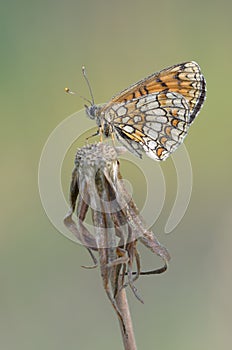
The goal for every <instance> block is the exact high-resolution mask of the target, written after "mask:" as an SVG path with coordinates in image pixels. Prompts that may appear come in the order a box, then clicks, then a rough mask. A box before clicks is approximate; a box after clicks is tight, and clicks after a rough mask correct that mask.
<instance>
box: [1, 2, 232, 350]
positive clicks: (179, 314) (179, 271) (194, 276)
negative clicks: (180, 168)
mask: <svg viewBox="0 0 232 350" xmlns="http://www.w3.org/2000/svg"><path fill="white" fill-rule="evenodd" d="M231 11H232V3H231V2H230V1H227V0H221V1H213V0H212V1H199V0H197V1H194V2H193V1H189V0H185V1H183V0H179V1H178V0H177V1H171V0H168V1H162V2H161V1H152V0H150V1H149V0H144V1H138V0H134V1H122V0H119V1H109V0H108V1H107V0H97V1H90V0H80V1H78V0H76V1H74V0H68V1H55V0H49V1H43V0H41V1H28V0H21V1H12V0H9V1H5V2H1V10H0V15H1V20H0V23H1V30H0V36H1V79H0V84H1V138H0V140H1V185H0V186H1V236H0V239H1V241H0V280H1V288H0V332H1V335H0V348H1V349H4V350H13V349H16V348H17V349H18V350H21V349H22V350H29V349H30V350H31V349H34V350H39V349H44V350H48V349H49V350H52V349H56V350H61V349H62V350H63V349H69V350H74V349H112V350H114V349H121V348H122V345H121V339H120V334H119V327H118V324H117V320H116V317H115V315H114V313H113V311H112V309H111V306H110V304H109V302H108V300H107V298H106V296H105V294H104V291H103V288H102V285H101V279H100V276H99V271H96V270H95V271H86V270H83V269H82V268H81V267H80V265H81V264H88V263H89V257H88V255H87V253H86V252H85V250H84V249H83V248H82V247H81V246H79V245H77V244H75V243H73V242H71V241H70V240H68V239H66V238H64V237H63V236H62V235H61V234H59V233H58V232H57V231H56V229H55V228H54V227H53V226H52V224H51V223H50V221H49V220H48V218H47V216H46V214H45V212H44V210H43V207H42V205H41V202H40V198H39V192H38V187H37V173H38V162H39V158H40V154H41V151H42V148H43V145H44V143H45V142H46V140H47V138H48V136H49V134H50V133H51V132H52V130H53V129H54V128H55V127H56V126H57V124H58V123H60V122H61V121H62V120H64V119H65V118H66V117H67V116H69V115H70V114H72V113H74V112H75V111H77V110H79V109H81V108H82V107H83V101H82V100H81V99H79V98H78V97H73V98H71V97H70V96H67V95H65V93H64V92H63V88H64V87H65V86H67V85H68V86H70V87H72V88H73V89H77V90H79V91H80V93H81V94H82V95H85V96H88V91H87V87H86V84H85V83H84V81H83V78H82V75H81V66H82V65H83V64H85V65H86V67H87V69H88V75H89V77H90V80H91V83H92V87H93V90H94V96H95V100H96V101H97V102H98V103H100V102H103V101H107V100H108V99H109V98H110V97H111V96H112V95H113V94H115V93H116V92H118V91H120V90H121V89H124V88H125V87H127V86H128V85H129V84H131V83H133V82H135V81H137V80H139V79H141V78H143V77H144V76H146V75H148V74H150V73H152V72H154V71H157V70H160V69H161V68H164V67H166V66H169V65H172V64H175V63H178V62H182V61H185V60H196V61H197V62H198V63H199V64H200V65H201V68H202V71H203V73H204V75H205V77H206V80H207V87H208V96H207V100H206V103H205V106H204V108H203V110H202V112H201V113H200V115H199V117H198V118H197V121H196V122H195V123H194V125H193V126H192V128H191V132H190V135H189V136H188V137H187V139H186V142H185V144H186V146H187V148H188V151H189V154H190V157H191V162H192V167H193V175H194V183H193V193H192V197H191V202H190V205H189V207H188V210H187V213H186V215H185V216H184V218H183V220H182V222H181V223H180V224H179V225H178V227H177V228H176V229H175V230H174V232H172V234H171V235H165V234H164V226H165V223H166V220H167V217H168V215H169V213H170V209H171V207H172V204H173V201H174V198H175V191H176V187H175V186H176V179H175V176H176V175H175V170H174V167H173V165H172V161H171V160H168V161H167V162H165V163H164V164H163V165H162V167H163V171H164V174H165V179H166V184H167V196H166V202H165V206H164V209H163V211H162V214H161V216H160V218H159V220H158V221H157V223H156V225H155V227H153V230H154V232H155V233H156V234H157V235H158V238H159V240H160V241H161V242H162V243H164V244H165V245H166V246H167V248H168V249H169V251H170V253H171V256H172V261H171V265H170V269H169V271H168V272H167V273H166V274H164V275H162V276H154V277H141V278H140V280H139V281H138V283H137V287H138V289H139V291H140V294H141V295H142V296H143V299H144V300H145V305H142V304H140V303H139V302H138V301H137V300H135V298H134V296H133V295H131V292H130V291H129V292H128V294H129V302H130V306H131V311H132V316H133V321H134V328H135V332H136V339H137V344H138V349H165V350H168V349H172V350H174V349H176V350H180V349H188V350H195V349H211V350H217V349H219V348H220V349H228V347H230V346H231V342H232V332H231V326H232V316H231V315H232V302H231V295H232V278H231V277H232V276H231V264H232V258H231V250H232V235H231V225H232V215H231V209H232V208H231V177H232V176H231V175H232V174H231V173H232V166H231V142H230V137H231V127H232V118H231V115H230V114H231V112H230V110H231V109H230V101H231V95H230V93H231V61H232V46H231V44H232V41H231V30H232V24H231V23H232V22H231ZM80 123H85V120H84V119H83V120H80ZM93 126H94V124H93ZM78 146H82V144H79V145H78ZM74 154H75V152H74V151H73V152H72V153H71V154H70V156H69V157H67V159H66V161H65V165H64V172H63V174H62V176H63V180H62V181H63V186H64V191H66V192H67V194H68V184H69V179H70V175H71V170H72V167H73V158H74ZM153 164H154V162H153V161H152V160H151V167H152V166H153ZM126 166H127V165H126V164H123V165H122V173H123V175H124V176H125V177H127V176H128V178H130V176H131V177H132V175H133V171H131V170H130V169H128V170H127V168H126ZM130 180H131V181H132V182H133V181H134V185H135V188H134V193H135V199H136V201H137V202H138V205H139V206H142V204H143V203H142V201H143V200H144V195H143V189H142V187H141V182H140V175H139V174H138V177H137V178H136V177H135V178H133V179H130ZM154 181H155V179H154ZM136 184H137V187H136ZM140 191H141V192H140ZM141 253H142V255H143V264H144V265H145V266H146V267H148V268H150V267H153V266H154V264H156V263H157V265H158V264H159V261H158V260H157V259H155V257H154V256H153V255H152V254H150V253H149V252H147V251H146V250H144V249H142V248H141Z"/></svg>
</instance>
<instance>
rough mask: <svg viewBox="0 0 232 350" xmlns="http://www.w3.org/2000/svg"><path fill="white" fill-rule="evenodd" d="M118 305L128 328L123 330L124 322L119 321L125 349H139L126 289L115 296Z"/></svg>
mask: <svg viewBox="0 0 232 350" xmlns="http://www.w3.org/2000/svg"><path fill="white" fill-rule="evenodd" d="M115 301H116V305H117V307H118V309H119V311H120V313H121V315H122V318H123V321H124V325H125V328H126V333H125V332H124V330H123V326H122V323H121V322H120V321H119V324H120V329H121V334H122V340H123V344H124V349H125V350H137V346H136V343H135V336H134V330H133V325H132V319H131V314H130V309H129V305H128V301H127V295H126V289H125V288H122V289H121V290H120V291H119V292H118V293H117V296H116V298H115Z"/></svg>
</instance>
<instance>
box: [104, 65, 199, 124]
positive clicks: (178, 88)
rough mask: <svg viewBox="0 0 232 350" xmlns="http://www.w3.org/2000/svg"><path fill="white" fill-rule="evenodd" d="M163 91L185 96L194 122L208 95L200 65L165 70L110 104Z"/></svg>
mask: <svg viewBox="0 0 232 350" xmlns="http://www.w3.org/2000/svg"><path fill="white" fill-rule="evenodd" d="M161 91H171V92H176V93H179V94H181V95H182V96H184V97H185V99H186V101H187V102H188V104H189V109H190V121H191V122H192V121H193V119H194V118H195V116H196V115H197V113H198V112H199V110H200V108H201V106H202V104H203V102H204V99H205V95H206V83H205V79H204V77H203V75H202V73H201V70H200V67H199V65H198V64H197V63H196V62H193V61H192V62H185V63H181V64H177V65H174V66H171V67H169V68H166V69H163V70H161V71H160V72H157V73H154V74H152V75H150V76H148V77H147V78H145V79H143V80H140V81H139V82H137V83H135V84H134V85H132V86H130V87H129V88H127V89H125V90H123V91H122V92H121V93H120V94H118V95H116V96H114V97H113V98H112V99H111V101H110V102H109V104H114V103H119V102H123V101H124V102H125V101H129V100H132V99H133V98H138V97H140V96H144V95H149V94H152V93H156V92H161ZM109 104H107V105H109ZM107 105H106V106H105V108H107Z"/></svg>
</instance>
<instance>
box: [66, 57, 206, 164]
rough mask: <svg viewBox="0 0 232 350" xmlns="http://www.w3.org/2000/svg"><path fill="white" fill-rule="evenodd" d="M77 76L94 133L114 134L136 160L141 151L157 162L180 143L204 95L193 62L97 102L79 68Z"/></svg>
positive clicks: (149, 77) (157, 73)
mask: <svg viewBox="0 0 232 350" xmlns="http://www.w3.org/2000/svg"><path fill="white" fill-rule="evenodd" d="M83 74H84V76H85V79H86V81H87V84H88V86H89V89H90V93H91V96H92V101H89V102H90V106H87V105H86V106H85V108H86V114H87V116H88V117H89V118H91V119H95V121H96V123H97V125H98V133H100V134H101V133H103V134H104V135H105V136H106V137H108V136H110V135H116V138H117V139H118V141H119V142H121V143H122V144H123V145H124V146H125V147H127V149H128V150H129V151H131V152H132V153H134V154H135V155H137V156H139V157H140V158H142V155H143V153H144V152H145V153H146V155H148V156H149V157H151V158H152V159H155V160H157V161H161V160H165V159H167V158H168V157H169V156H170V155H171V154H172V153H173V152H174V151H175V150H176V149H177V147H178V146H179V145H181V144H182V143H183V140H184V138H185V137H186V135H187V133H188V130H189V127H190V125H191V124H192V122H193V121H194V119H195V117H196V116H197V114H198V113H199V111H200V109H201V107H202V105H203V102H204V100H205V97H206V81H205V78H204V76H203V75H202V73H201V69H200V67H199V65H198V64H197V63H196V62H194V61H190V62H184V63H180V64H176V65H174V66H171V67H168V68H165V69H163V70H161V71H160V72H156V73H153V74H151V75H150V76H148V77H147V78H144V79H142V80H140V81H139V82H137V83H135V84H133V85H131V86H130V87H128V88H127V89H125V90H123V91H122V92H120V93H119V94H117V95H115V96H114V97H113V98H112V99H111V100H110V101H109V102H108V103H106V104H104V105H102V106H97V105H96V104H95V103H94V99H93V94H92V91H91V87H90V84H89V82H88V79H87V76H86V73H85V69H84V68H83ZM67 90H69V89H66V91H67ZM67 92H69V91H67Z"/></svg>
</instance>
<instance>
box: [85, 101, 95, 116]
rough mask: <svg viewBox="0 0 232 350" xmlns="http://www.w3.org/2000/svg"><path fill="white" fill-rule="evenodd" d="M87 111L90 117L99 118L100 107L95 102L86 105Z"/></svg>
mask: <svg viewBox="0 0 232 350" xmlns="http://www.w3.org/2000/svg"><path fill="white" fill-rule="evenodd" d="M85 111H86V114H87V116H88V117H89V118H90V119H97V117H98V107H97V106H96V105H95V104H91V105H90V106H87V105H85Z"/></svg>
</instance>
